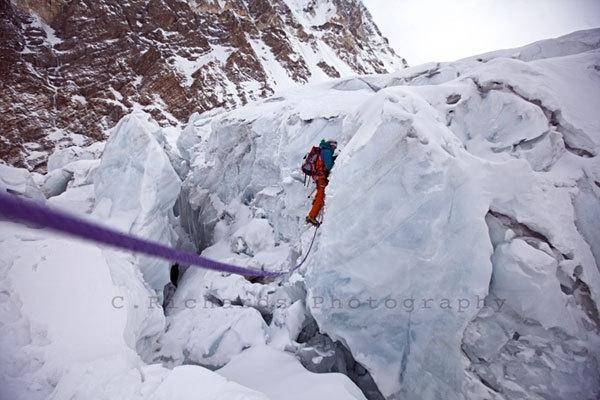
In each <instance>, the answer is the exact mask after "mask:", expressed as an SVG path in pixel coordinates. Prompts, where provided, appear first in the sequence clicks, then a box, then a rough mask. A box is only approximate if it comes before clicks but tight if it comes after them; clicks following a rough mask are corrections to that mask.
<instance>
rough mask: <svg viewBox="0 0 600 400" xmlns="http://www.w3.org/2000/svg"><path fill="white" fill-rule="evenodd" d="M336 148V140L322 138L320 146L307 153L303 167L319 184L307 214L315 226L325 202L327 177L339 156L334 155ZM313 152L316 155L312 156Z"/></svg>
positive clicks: (309, 221) (307, 219)
mask: <svg viewBox="0 0 600 400" xmlns="http://www.w3.org/2000/svg"><path fill="white" fill-rule="evenodd" d="M336 148H337V141H336V140H334V139H329V140H328V141H325V140H321V143H320V144H319V147H316V146H315V147H313V150H311V152H310V153H309V154H308V155H307V157H306V161H305V163H304V164H305V165H303V167H302V170H303V171H304V173H306V174H308V175H310V176H311V177H312V179H313V180H314V181H315V183H316V185H317V193H316V195H315V199H314V201H313V205H312V208H311V210H310V212H309V213H308V215H307V216H306V222H308V223H310V224H313V225H314V226H319V221H317V216H318V215H319V213H320V212H321V209H322V208H323V205H324V204H325V187H327V184H328V183H329V180H328V179H327V178H328V177H329V173H330V171H331V169H332V168H333V164H334V163H335V159H336V158H337V156H335V155H334V152H335V149H336ZM313 153H314V155H315V156H314V157H311V155H312V154H313ZM308 163H310V164H312V166H307V164H308Z"/></svg>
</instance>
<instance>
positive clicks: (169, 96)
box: [0, 0, 405, 170]
mask: <svg viewBox="0 0 600 400" xmlns="http://www.w3.org/2000/svg"><path fill="white" fill-rule="evenodd" d="M13 3H14V4H13ZM0 12H1V14H2V22H1V24H2V26H1V27H0V29H1V30H2V33H3V39H4V40H3V41H2V44H1V45H0V54H1V57H0V71H1V72H2V79H1V84H2V96H1V97H0V109H2V111H3V112H2V115H3V117H2V118H3V121H2V122H3V126H4V130H3V132H2V137H1V140H2V142H3V145H2V148H1V151H0V157H1V158H2V160H4V161H5V162H7V163H8V164H11V165H16V166H21V167H27V168H29V169H39V170H44V168H45V162H46V158H47V152H49V151H50V152H51V151H52V150H54V146H55V145H58V146H59V147H64V146H67V145H69V144H76V145H81V144H89V143H91V142H92V141H97V140H100V139H102V138H105V137H106V134H107V130H108V129H110V128H112V127H113V126H114V125H115V124H116V122H117V121H118V120H119V119H120V118H121V117H123V116H124V115H126V114H127V113H129V112H131V111H132V109H133V107H134V106H135V105H136V104H139V105H141V107H142V108H143V109H144V110H146V111H148V112H150V113H151V114H152V115H153V116H154V118H155V119H156V120H157V121H158V122H159V123H160V124H161V125H163V126H169V125H172V126H175V125H177V124H179V123H181V122H184V121H185V120H187V118H188V117H189V116H190V115H191V114H192V113H193V112H202V111H206V110H209V109H213V108H216V107H226V108H232V107H235V106H238V105H241V104H245V103H247V102H248V101H251V100H254V99H257V98H261V97H266V96H268V95H271V94H273V93H274V91H275V90H277V89H279V88H285V87H288V86H292V85H297V84H303V83H307V82H318V81H322V80H326V79H330V78H332V77H340V76H348V75H354V74H366V73H382V72H390V71H393V70H396V69H399V68H403V67H404V66H405V63H404V60H402V59H401V58H399V57H398V56H396V55H395V54H394V52H393V50H391V48H390V47H389V46H388V44H387V41H386V40H385V39H384V38H383V37H382V36H381V34H380V33H379V31H378V30H377V27H376V26H375V25H374V24H373V22H372V21H371V17H370V15H369V13H368V11H367V10H366V9H365V8H364V6H363V5H362V4H361V3H360V1H358V0H357V1H354V0H350V1H349V0H344V1H341V0H320V1H314V0H310V1H308V0H306V1H298V0H294V1H292V0H287V1H283V0H278V1H275V2H273V1H266V0H227V1H216V0H215V1H210V0H205V1H192V0H190V1H180V0H136V1H129V2H122V1H115V0H102V1H77V2H67V1H55V2H46V1H40V0H18V1H15V2H11V1H10V0H2V1H1V2H0Z"/></svg>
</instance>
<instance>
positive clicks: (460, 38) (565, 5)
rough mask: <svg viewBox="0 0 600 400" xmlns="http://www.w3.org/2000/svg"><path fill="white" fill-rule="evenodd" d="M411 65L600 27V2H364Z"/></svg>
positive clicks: (435, 0) (487, 0) (542, 0)
mask: <svg viewBox="0 0 600 400" xmlns="http://www.w3.org/2000/svg"><path fill="white" fill-rule="evenodd" d="M362 2H363V4H364V5H365V6H366V7H367V8H368V9H369V11H370V12H371V14H372V16H373V19H374V20H375V23H376V24H377V26H378V27H379V30H381V32H382V34H383V36H385V37H387V38H388V39H389V41H390V45H391V46H392V48H393V49H394V50H395V51H396V54H398V55H400V56H401V57H404V58H405V59H406V61H407V62H408V64H409V65H419V64H423V63H426V62H430V61H454V60H457V59H460V58H464V57H469V56H474V55H478V54H481V53H485V52H488V51H493V50H500V49H508V48H513V47H521V46H523V45H526V44H529V43H532V42H535V41H537V40H541V39H549V38H553V37H557V36H562V35H565V34H567V33H571V32H574V31H578V30H581V29H589V28H598V27H600V0H362Z"/></svg>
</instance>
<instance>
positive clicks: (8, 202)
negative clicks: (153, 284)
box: [0, 191, 317, 277]
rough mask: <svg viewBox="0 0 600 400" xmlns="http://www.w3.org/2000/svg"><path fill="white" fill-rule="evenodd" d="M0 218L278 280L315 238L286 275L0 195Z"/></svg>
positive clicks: (119, 246) (97, 241) (187, 261)
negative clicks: (238, 263) (128, 233)
mask: <svg viewBox="0 0 600 400" xmlns="http://www.w3.org/2000/svg"><path fill="white" fill-rule="evenodd" d="M0 215H3V216H4V217H6V218H8V219H9V220H12V221H15V222H20V223H22V224H31V225H34V226H37V227H44V228H49V229H51V230H54V231H57V232H61V233H64V234H67V235H70V236H74V237H78V238H81V239H85V240H88V241H92V242H96V243H101V244H104V245H108V246H112V247H116V248H120V249H123V250H130V251H133V252H136V253H143V254H147V255H150V256H154V257H158V258H162V259H165V260H169V261H171V262H173V261H177V262H179V263H181V264H183V265H193V266H197V267H201V268H206V269H210V270H215V271H222V272H228V273H231V274H237V275H243V276H250V277H267V276H281V275H285V274H286V273H288V272H290V273H291V272H293V271H295V270H296V269H298V268H300V267H301V266H302V264H304V262H305V261H306V259H307V257H308V254H309V253H310V250H311V249H312V245H313V242H314V241H315V237H316V236H317V230H316V229H315V235H314V236H313V239H312V241H311V243H310V247H309V248H308V251H307V252H306V255H305V256H304V259H303V260H302V261H301V262H300V264H298V265H296V266H295V267H294V268H292V269H290V270H289V271H288V272H275V271H263V270H254V269H249V268H243V267H238V266H235V265H231V264H226V263H222V262H219V261H215V260H211V259H208V258H205V257H202V256H199V255H197V254H194V253H189V252H186V251H183V250H179V249H174V248H171V247H167V246H164V245H162V244H160V243H155V242H151V241H149V240H145V239H141V238H137V237H134V236H131V235H127V234H124V233H121V232H118V231H116V230H113V229H110V228H106V227H103V226H100V225H97V224H95V223H92V222H89V221H86V220H83V219H81V218H78V217H75V216H73V215H70V214H68V213H65V212H63V211H60V210H56V209H50V208H48V207H44V206H42V205H39V204H36V203H33V202H31V201H25V200H19V199H17V197H16V196H11V195H7V194H5V193H3V192H1V191H0Z"/></svg>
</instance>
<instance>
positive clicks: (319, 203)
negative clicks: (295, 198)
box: [308, 174, 329, 218]
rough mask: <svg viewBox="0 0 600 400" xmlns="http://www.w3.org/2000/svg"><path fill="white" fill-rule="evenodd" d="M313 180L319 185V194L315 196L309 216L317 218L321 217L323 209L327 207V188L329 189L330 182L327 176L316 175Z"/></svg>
mask: <svg viewBox="0 0 600 400" xmlns="http://www.w3.org/2000/svg"><path fill="white" fill-rule="evenodd" d="M313 179H314V181H315V183H316V184H317V194H315V199H314V200H313V205H312V208H311V209H310V212H309V213H308V215H309V216H310V217H313V218H317V215H319V213H320V212H321V209H322V208H323V206H324V205H325V188H326V187H327V184H328V183H329V180H328V179H327V174H323V175H316V176H314V177H313Z"/></svg>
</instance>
